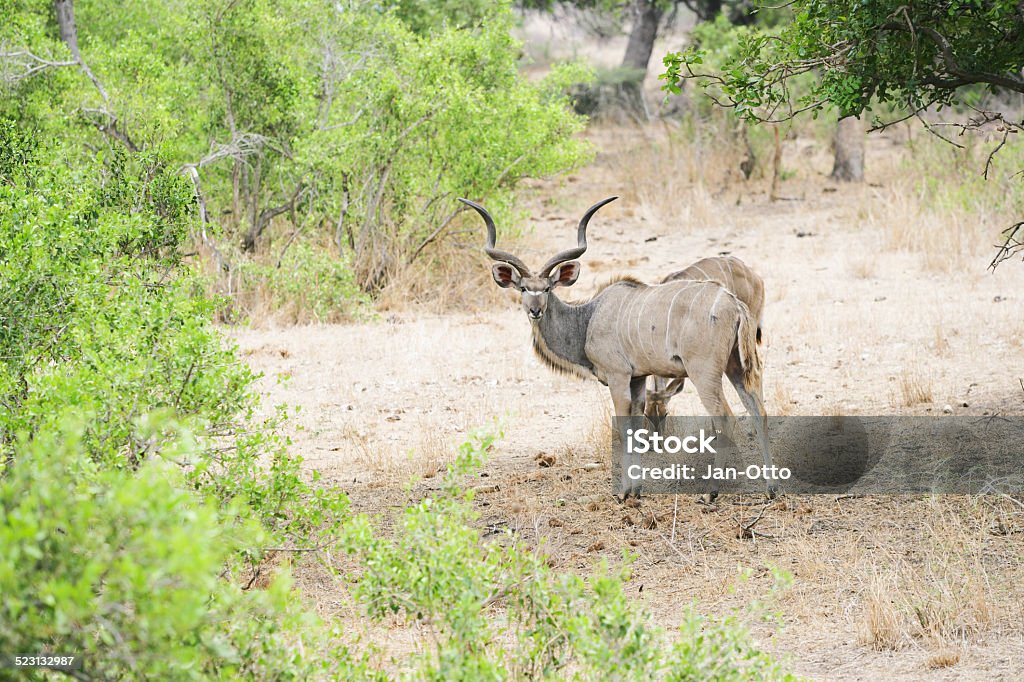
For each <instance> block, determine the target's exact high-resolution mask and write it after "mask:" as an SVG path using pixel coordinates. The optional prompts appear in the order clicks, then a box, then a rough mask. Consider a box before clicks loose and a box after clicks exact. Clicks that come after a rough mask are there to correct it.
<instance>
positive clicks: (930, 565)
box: [854, 499, 1003, 662]
mask: <svg viewBox="0 0 1024 682" xmlns="http://www.w3.org/2000/svg"><path fill="white" fill-rule="evenodd" d="M927 504H928V507H927V508H926V509H924V510H922V512H923V522H924V526H925V529H926V530H927V532H928V536H929V537H930V538H931V541H932V542H931V544H930V545H929V546H918V547H915V549H914V551H913V552H907V551H904V552H902V553H900V554H895V555H890V558H889V561H887V562H886V565H885V566H884V568H882V567H879V566H878V565H877V564H876V565H875V566H874V567H873V570H872V573H871V577H870V579H869V580H868V585H867V588H866V589H865V591H864V593H863V597H862V600H863V604H862V616H861V620H860V638H861V641H862V642H864V643H865V644H867V645H869V646H871V647H872V648H874V649H876V650H897V649H901V648H904V647H906V646H909V645H910V644H912V643H914V642H930V643H932V644H933V645H935V646H938V647H940V648H941V647H945V646H948V645H950V644H958V643H962V642H965V641H970V640H971V639H973V638H974V637H975V636H976V635H978V634H979V633H982V632H985V631H987V630H989V629H990V628H991V627H992V626H993V625H994V624H995V623H997V622H1000V621H1001V619H1002V616H1003V614H1002V613H1001V608H1000V606H999V605H998V600H997V599H996V597H995V595H994V589H993V585H992V579H991V577H990V575H989V569H988V568H987V566H986V560H985V554H984V543H983V542H982V541H983V539H984V534H985V533H986V532H987V531H986V529H985V526H986V525H987V523H988V521H987V520H988V518H989V513H988V512H987V511H986V510H984V509H981V508H980V507H977V506H976V507H973V508H972V507H968V508H966V509H956V508H955V507H952V506H948V505H946V504H945V503H944V502H942V501H941V500H939V499H936V500H931V501H929V502H928V503H927ZM854 573H856V571H854ZM954 662H955V661H954Z"/></svg>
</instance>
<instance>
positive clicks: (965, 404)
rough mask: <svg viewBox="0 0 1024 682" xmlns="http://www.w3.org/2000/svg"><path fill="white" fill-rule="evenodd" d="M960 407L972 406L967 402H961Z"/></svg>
mask: <svg viewBox="0 0 1024 682" xmlns="http://www.w3.org/2000/svg"><path fill="white" fill-rule="evenodd" d="M960 407H970V405H968V404H967V403H960Z"/></svg>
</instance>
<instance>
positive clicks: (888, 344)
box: [233, 126, 1024, 680]
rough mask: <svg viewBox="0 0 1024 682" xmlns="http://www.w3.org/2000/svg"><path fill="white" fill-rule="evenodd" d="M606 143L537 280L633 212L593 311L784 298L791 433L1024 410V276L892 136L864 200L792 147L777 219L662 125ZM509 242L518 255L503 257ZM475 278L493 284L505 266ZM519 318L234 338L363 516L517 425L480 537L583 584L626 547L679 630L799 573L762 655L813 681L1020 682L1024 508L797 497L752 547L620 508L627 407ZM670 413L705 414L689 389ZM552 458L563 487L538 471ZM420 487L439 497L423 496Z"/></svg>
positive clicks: (537, 200) (324, 590)
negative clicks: (686, 620) (540, 342)
mask: <svg viewBox="0 0 1024 682" xmlns="http://www.w3.org/2000/svg"><path fill="white" fill-rule="evenodd" d="M590 136H591V138H592V139H593V141H594V143H595V145H596V147H597V149H598V152H599V153H598V157H597V159H596V160H595V162H594V163H593V164H592V165H591V166H589V167H588V168H587V169H585V170H583V171H581V172H580V173H579V174H577V175H575V176H573V177H570V178H568V179H564V180H560V181H557V182H555V181H553V182H549V183H538V184H537V186H536V187H535V188H534V190H535V191H534V192H533V199H532V200H531V203H530V205H529V206H526V207H525V208H526V209H527V210H528V211H529V213H530V215H532V216H534V218H535V222H534V223H533V225H534V230H533V232H532V234H530V235H529V236H527V237H526V239H525V241H523V242H521V243H520V251H521V255H522V256H523V257H524V259H525V260H526V261H527V263H539V262H541V261H542V260H543V259H545V258H546V256H547V255H548V254H549V253H551V252H553V251H555V250H556V249H561V248H565V247H566V246H568V245H570V244H571V242H572V239H573V236H574V230H573V226H574V225H575V221H576V220H577V219H578V216H579V215H580V214H581V212H582V211H583V210H584V209H585V207H586V206H588V205H589V204H591V203H593V202H594V201H596V200H598V199H600V198H602V197H604V196H607V195H609V194H620V195H622V199H621V200H620V201H618V202H616V203H615V204H612V205H610V206H609V207H607V208H606V209H604V210H602V212H601V213H600V214H598V216H597V217H596V218H595V219H594V220H593V221H592V223H591V229H590V232H589V234H590V238H591V244H592V246H591V248H590V251H589V252H588V253H587V254H586V255H585V256H584V258H583V259H582V260H583V264H584V274H583V276H582V277H581V279H580V282H579V283H578V284H577V285H576V286H575V287H574V290H573V291H572V294H573V295H574V296H576V297H584V296H587V295H589V294H591V293H592V292H593V291H594V290H595V288H596V286H597V285H598V284H599V283H600V282H602V281H604V280H607V279H608V278H609V277H610V276H611V275H613V274H632V275H635V276H637V277H638V278H640V279H642V280H646V281H653V280H656V279H658V278H659V277H660V276H662V275H664V274H666V273H668V272H670V271H672V270H674V269H678V268H681V267H683V266H685V265H687V264H688V263H690V262H692V261H694V260H696V259H697V258H700V257H702V256H707V255H714V254H721V253H732V254H734V255H737V256H739V257H741V258H742V259H744V260H745V261H747V263H749V264H750V265H752V266H753V267H754V268H755V269H756V270H757V271H758V272H759V273H761V275H762V276H763V277H764V280H765V283H766V289H767V310H766V319H765V330H766V356H767V368H766V380H765V381H766V397H767V403H768V408H769V412H770V413H772V414H805V415H815V414H840V413H841V414H894V413H900V414H941V413H942V411H943V408H944V407H945V406H946V405H949V406H950V407H952V410H953V413H954V414H970V415H980V414H995V413H1000V414H1021V413H1022V412H1024V390H1022V386H1021V384H1020V383H1019V378H1020V377H1022V376H1024V359H1022V358H1024V353H1022V350H1024V348H1022V346H1024V321H1022V314H1021V313H1022V310H1024V308H1022V303H1024V266H1022V265H1020V264H1017V263H1011V264H1006V265H1004V266H1002V267H1001V268H1000V269H999V270H998V271H997V272H995V273H991V272H987V271H986V270H985V265H986V264H987V257H986V256H987V255H988V251H986V249H985V247H986V245H987V244H988V243H990V242H991V240H992V234H993V226H992V225H991V224H977V225H976V224H972V220H971V219H970V217H969V216H968V217H964V216H958V215H952V214H950V215H949V216H947V217H946V218H943V216H941V215H939V216H936V215H935V214H934V212H930V211H929V210H928V209H927V204H928V197H927V196H924V195H921V194H915V193H914V190H913V186H912V184H911V183H908V181H906V180H905V178H904V177H903V170H902V169H903V168H904V167H903V166H901V164H902V163H903V158H904V156H905V152H904V151H903V148H902V146H900V145H898V144H896V142H895V141H894V139H893V138H892V137H880V138H874V139H872V141H871V143H870V147H869V153H868V160H867V166H868V169H869V176H870V177H869V182H868V183H866V184H864V185H862V186H840V185H836V184H834V183H832V182H830V181H829V180H828V179H827V177H826V173H827V171H828V170H829V157H828V150H827V149H826V148H824V146H823V145H821V144H818V143H815V142H814V141H812V140H794V141H789V142H787V144H786V150H785V161H784V165H785V166H786V167H787V168H789V169H792V172H793V176H792V177H791V178H790V179H788V180H787V181H786V182H784V183H783V185H782V192H781V193H782V194H783V195H784V196H785V197H787V198H786V199H784V200H780V201H770V200H769V199H768V197H767V196H766V193H765V191H764V190H765V188H764V186H763V185H764V183H758V182H751V183H739V182H735V181H734V180H732V179H729V176H728V173H725V174H722V173H718V174H717V177H720V178H722V180H721V181H720V182H717V181H706V180H702V177H704V176H705V171H706V170H708V171H709V172H708V175H709V176H713V175H716V174H715V173H711V172H710V170H709V167H705V165H703V162H702V161H700V159H699V158H698V159H695V158H694V149H692V148H683V149H674V150H673V149H671V147H672V145H671V144H670V143H669V139H670V138H669V137H668V134H667V133H666V129H665V128H662V127H661V126H654V127H652V128H647V129H626V128H605V129H597V130H595V131H592V132H591V133H590ZM697 151H699V150H697ZM709 163H710V162H709ZM726 179H729V180H730V181H729V182H728V183H727V182H726ZM481 241H482V235H481ZM979 242H980V244H978V243H979ZM499 244H500V245H503V246H506V247H507V246H509V243H508V242H505V243H503V242H502V241H501V237H500V236H499ZM908 244H909V245H911V246H912V248H911V249H907V248H901V245H903V246H906V245H908ZM971 244H974V245H976V246H977V247H978V248H977V249H976V250H974V251H972V249H971V248H970V247H969V246H967V245H971ZM478 267H479V268H481V269H486V268H488V264H487V263H486V262H485V260H484V259H483V257H481V259H480V260H479V265H478ZM499 300H500V301H501V303H498V304H496V305H494V306H493V307H484V308H482V309H481V310H480V311H479V312H459V311H456V310H452V311H450V312H446V313H443V314H426V313H423V312H422V311H401V312H391V313H387V312H386V313H383V314H382V315H381V319H379V320H377V321H374V322H369V323H364V324H352V325H346V326H319V327H292V328H276V329H275V328H271V329H251V330H238V331H234V332H233V336H234V337H235V338H236V339H237V341H238V343H239V344H240V346H241V348H242V350H243V352H244V353H245V354H246V356H247V357H248V360H249V362H250V363H251V364H252V365H253V367H255V368H256V369H258V370H261V371H263V372H265V378H264V379H263V384H262V387H263V390H264V391H265V394H266V398H267V399H266V403H267V405H268V406H269V405H272V404H275V403H281V402H284V403H288V404H289V405H292V406H296V407H300V408H301V411H300V412H299V413H298V414H297V416H296V418H295V419H294V422H293V425H294V432H293V433H292V434H291V435H292V437H293V440H294V443H295V444H294V448H295V450H296V451H297V452H298V453H300V454H301V455H303V456H304V457H305V458H306V460H307V462H308V464H309V466H310V467H315V468H318V469H320V470H321V471H322V472H323V473H324V475H325V478H326V479H327V480H328V481H331V482H336V483H340V484H341V485H342V486H343V487H344V488H345V489H346V490H348V491H349V493H350V495H351V497H352V500H353V506H354V508H355V509H356V510H358V511H368V512H371V513H380V514H385V515H386V514H387V513H388V512H389V510H391V509H393V508H396V507H398V506H400V505H402V504H404V503H405V502H406V501H407V500H408V497H409V495H412V496H413V497H416V496H418V495H421V494H422V493H423V491H424V490H427V489H429V488H430V486H431V484H432V480H431V477H432V476H433V475H434V474H436V472H437V470H438V469H439V467H442V466H443V465H444V463H445V461H447V460H448V459H449V458H450V457H451V455H452V446H453V445H454V444H455V443H457V442H459V441H460V439H461V438H462V437H463V436H464V435H465V434H466V432H467V431H468V430H471V429H473V428H475V427H478V426H480V425H482V424H485V423H487V422H488V421H489V420H490V419H491V418H492V417H495V416H497V417H498V418H500V420H501V423H502V425H503V427H504V430H505V438H504V440H502V441H501V442H500V444H499V445H498V446H497V448H496V449H495V451H494V452H493V453H492V456H491V459H490V462H489V463H488V465H487V466H486V469H485V471H484V472H483V473H482V474H481V476H484V477H486V478H484V479H483V480H482V481H481V483H485V484H487V485H488V486H491V485H493V486H496V487H497V488H496V490H497V491H496V492H491V493H484V494H480V495H478V497H477V504H478V505H479V509H480V511H481V513H482V520H483V522H484V523H486V524H487V525H488V526H494V527H510V528H513V529H514V530H516V531H517V532H518V533H519V534H520V536H521V537H522V538H524V539H526V540H527V541H529V542H541V541H543V542H544V543H546V548H547V551H548V552H549V553H550V554H551V555H552V556H553V557H554V560H555V562H556V564H557V565H558V566H561V567H564V568H566V569H571V570H580V569H582V570H586V569H588V568H589V567H591V566H593V564H594V563H595V562H597V561H598V560H599V559H600V558H602V557H603V558H605V559H607V560H609V561H610V562H613V563H614V562H617V561H620V560H621V556H622V551H623V549H629V550H630V551H631V552H633V553H634V554H635V555H636V557H637V558H636V562H635V564H634V571H633V579H632V581H631V582H630V584H629V590H630V591H631V593H633V594H634V595H636V598H637V599H639V600H642V601H643V602H644V603H645V605H646V607H647V608H648V609H649V610H650V611H651V612H652V613H653V615H654V617H655V619H656V621H657V622H658V623H660V624H662V625H664V626H669V627H671V626H672V625H674V624H676V623H678V621H679V614H680V610H681V607H682V606H684V605H686V604H688V603H689V602H691V600H695V601H696V602H697V604H698V607H699V609H700V610H702V611H704V612H707V613H719V612H722V611H724V610H725V609H728V608H730V607H732V606H737V605H741V604H744V603H746V602H748V601H750V600H751V599H755V598H763V597H764V596H765V595H766V594H767V591H768V588H769V586H770V585H771V584H772V577H771V573H770V570H769V569H770V567H772V566H777V567H780V568H783V569H786V570H788V571H790V572H791V573H792V574H793V575H794V576H795V580H794V583H793V585H792V587H790V588H789V589H788V590H787V591H785V592H784V593H783V594H782V595H781V597H780V598H779V601H778V602H777V605H778V608H780V609H781V610H782V612H783V613H784V614H785V626H784V628H783V629H782V630H781V631H780V632H777V633H773V632H772V631H770V630H768V629H765V628H758V629H757V630H756V632H757V634H758V636H759V637H761V638H762V639H763V644H764V646H766V647H768V648H769V649H770V650H772V651H774V652H777V653H780V654H786V655H788V656H790V657H791V665H792V667H793V668H794V669H795V671H796V672H798V673H801V674H804V675H807V676H809V677H812V678H814V679H841V680H854V679H864V680H873V679H906V680H918V679H936V680H947V679H981V678H984V679H1006V680H1010V679H1018V678H1019V676H1020V673H1021V671H1024V627H1022V625H1024V612H1022V609H1024V607H1022V604H1024V571H1022V559H1024V553H1022V549H1024V515H1021V514H1020V512H1021V509H1020V508H1018V507H1015V506H1014V504H1013V503H1012V501H1008V500H999V499H990V498H986V499H977V498H970V499H968V498H962V497H961V498H948V497H947V498H937V499H931V500H929V499H921V498H910V497H898V496H893V497H866V498H851V499H836V498H835V497H825V496H818V497H810V496H806V497H804V496H790V497H786V498H783V499H782V500H781V501H779V502H777V503H775V504H773V505H771V506H769V507H768V509H767V510H766V511H765V512H764V514H763V516H762V518H761V520H760V521H759V522H758V524H757V526H756V530H757V531H759V533H756V534H755V535H754V536H753V537H752V538H751V537H743V534H742V533H738V532H737V530H738V525H739V524H741V523H745V522H747V521H749V520H750V519H752V518H753V517H754V516H755V515H756V514H757V513H758V511H759V510H760V509H761V505H758V506H744V505H743V504H738V503H744V502H746V503H756V502H758V500H757V499H755V498H750V499H747V498H743V499H736V498H733V499H729V500H722V501H721V502H720V503H719V504H718V505H716V506H701V505H698V504H696V503H695V502H694V501H693V500H692V499H688V498H678V499H677V498H657V499H654V498H651V499H646V500H645V501H644V502H643V504H642V505H641V506H640V507H638V508H637V507H627V506H623V505H620V504H618V503H617V502H615V501H614V500H613V499H612V497H611V495H610V494H609V490H610V487H609V472H608V469H607V468H601V469H597V470H592V469H590V468H584V465H585V464H588V463H593V462H597V463H606V462H607V461H608V459H609V452H608V447H607V446H606V445H605V444H604V439H605V437H606V433H607V426H606V424H607V416H606V415H607V414H608V411H609V409H610V401H609V400H608V397H607V390H606V389H605V388H604V387H602V386H600V385H599V384H597V383H596V382H581V381H578V380H575V379H571V378H565V377H561V376H557V375H555V374H553V373H552V372H550V371H549V370H548V369H546V368H545V367H544V366H542V365H541V363H540V362H539V361H538V360H537V359H535V358H534V357H533V355H532V351H531V348H530V342H529V334H530V332H529V324H528V322H527V320H526V318H525V315H524V314H523V313H522V311H521V310H520V309H519V308H518V306H517V305H516V303H515V301H514V300H508V299H505V298H503V297H502V298H500V299H499ZM729 391H730V397H731V398H732V399H733V403H734V407H735V409H737V410H740V407H739V404H738V400H736V399H735V398H736V396H735V395H734V394H732V393H731V389H729ZM672 411H673V413H675V414H692V413H697V414H699V413H701V409H700V406H699V403H698V401H697V400H696V397H695V396H694V394H693V391H692V390H691V389H688V390H687V391H686V392H685V393H684V394H683V395H681V396H679V397H677V398H676V399H675V400H674V401H673V403H672ZM540 453H545V454H548V455H550V456H552V457H553V458H554V463H553V466H549V467H540V466H539V465H538V463H537V462H536V461H535V458H536V456H537V455H538V454H540ZM414 476H418V477H422V480H421V482H420V483H418V484H417V485H416V486H415V487H414V488H413V489H412V491H411V493H407V492H405V491H404V490H403V484H404V483H405V482H406V481H408V480H409V479H410V478H411V477H414ZM741 570H742V571H745V572H747V573H749V578H747V579H741V577H740V573H741ZM300 579H301V580H304V581H306V583H307V585H309V586H310V587H311V589H312V590H313V593H314V594H318V595H319V597H318V606H319V608H321V609H322V610H324V611H327V612H335V613H343V612H344V610H345V608H346V607H345V605H344V604H341V603H339V601H338V599H339V598H338V597H337V596H336V595H335V594H334V593H333V592H332V589H331V588H330V586H329V585H327V584H323V585H320V586H319V587H318V586H317V585H316V582H317V580H319V578H318V576H317V575H316V574H315V572H311V573H310V574H309V575H306V576H300ZM369 634H370V635H371V636H373V637H374V638H376V639H378V640H380V639H381V638H385V637H386V638H387V639H388V640H389V642H390V643H391V644H392V645H393V646H394V647H395V649H397V650H401V649H403V648H404V647H407V646H415V642H416V637H417V634H416V633H415V632H412V631H410V630H407V629H404V628H391V629H385V630H379V631H377V632H375V633H369Z"/></svg>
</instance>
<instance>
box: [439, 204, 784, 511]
mask: <svg viewBox="0 0 1024 682" xmlns="http://www.w3.org/2000/svg"><path fill="white" fill-rule="evenodd" d="M617 198H618V197H610V198H608V199H605V200H604V201H601V202H598V203H597V204H594V205H593V206H591V207H590V208H589V209H587V212H586V213H584V215H583V218H582V219H581V220H580V223H579V227H578V228H577V235H576V240H577V246H576V247H575V248H572V249H567V250H565V251H562V252H561V253H558V254H557V255H555V256H553V257H552V258H551V259H550V260H548V262H547V263H545V264H544V266H543V267H541V268H540V270H538V271H537V274H534V273H533V272H532V271H531V270H530V268H528V267H527V266H526V265H525V264H524V263H523V261H521V260H520V259H519V258H518V257H517V256H515V255H513V254H511V253H508V252H506V251H500V250H498V249H497V248H495V243H496V240H497V231H496V229H495V226H494V219H493V218H492V217H491V215H490V213H488V212H487V209H485V208H484V207H483V206H480V205H479V204H476V203H474V202H472V201H469V200H468V199H459V201H461V202H463V203H464V204H466V205H467V206H470V207H471V208H473V209H474V210H476V212H477V213H479V214H480V216H481V217H482V218H483V220H484V223H485V224H486V226H487V246H486V248H485V249H484V251H485V252H486V253H487V255H488V256H490V257H491V258H492V259H493V260H495V261H497V262H496V263H495V264H494V266H493V267H492V269H491V272H492V275H493V277H494V281H495V282H496V283H497V284H498V286H500V287H503V288H510V287H515V288H516V289H518V290H519V292H520V296H521V301H522V305H523V308H524V309H525V310H526V314H527V317H528V318H529V319H530V323H531V325H532V327H533V347H534V350H535V351H536V352H537V354H538V355H539V356H540V358H541V359H542V360H543V361H544V362H545V363H547V364H548V366H549V367H551V368H552V369H555V370H557V371H562V372H568V373H572V374H575V375H578V376H581V377H593V378H596V379H597V380H598V381H600V382H601V383H603V384H605V385H606V386H607V387H608V389H609V391H610V392H611V396H612V404H613V407H614V411H615V415H616V416H619V417H641V416H643V410H644V404H645V394H646V388H647V377H648V376H656V377H666V378H669V379H680V378H683V377H688V378H689V379H690V381H692V382H693V385H694V386H695V388H696V389H697V394H698V396H699V397H700V401H701V403H702V404H703V405H704V408H705V409H706V410H707V411H708V414H709V415H711V416H712V417H718V416H721V417H731V416H732V410H731V409H730V408H729V403H728V402H727V401H726V399H725V393H724V391H723V388H722V376H723V375H725V376H727V377H728V378H729V381H730V382H731V383H732V385H733V386H734V387H735V388H736V391H737V393H739V395H740V399H741V400H742V401H743V405H744V406H745V407H746V409H747V411H748V412H750V414H751V415H753V416H754V417H756V418H757V419H756V420H755V424H756V428H757V432H758V436H759V438H760V441H761V449H762V454H763V456H764V463H765V466H769V467H770V466H772V459H771V454H770V453H769V451H768V439H767V417H766V416H765V411H764V404H763V398H762V389H761V360H760V357H759V355H758V350H757V339H756V336H757V321H756V320H755V319H754V318H753V317H752V316H751V314H750V311H749V310H748V309H747V306H746V305H744V303H743V302H742V301H740V300H739V299H738V298H737V297H736V295H735V294H733V293H732V292H730V291H729V290H728V289H726V288H725V287H723V286H722V285H721V284H719V283H717V282H713V281H710V280H702V281H693V280H679V281H672V282H666V283H663V284H658V285H654V286H648V285H646V284H643V283H641V282H638V281H636V280H634V279H631V278H622V279H619V280H617V281H614V282H612V283H610V284H608V285H606V286H605V287H603V288H602V289H601V290H600V291H598V292H597V293H596V294H595V295H594V296H593V297H592V298H591V299H590V300H589V301H586V302H582V303H567V302H564V301H562V300H561V299H560V298H558V297H557V296H555V295H553V293H552V291H553V290H554V289H555V288H556V287H568V286H572V285H573V284H574V283H575V282H576V280H577V278H578V277H579V274H580V268H581V266H580V263H579V261H577V260H574V259H576V258H578V257H579V256H581V255H583V253H584V252H585V251H586V250H587V224H588V223H589V222H590V219H591V218H592V217H593V216H594V214H595V213H596V212H597V211H598V209H600V208H601V207H602V206H604V205H605V204H608V203H609V202H612V201H614V200H615V199H617ZM724 423H725V426H726V429H727V431H731V420H729V419H726V420H725V422H724ZM726 436H727V437H729V440H732V441H734V439H733V438H732V437H731V436H732V434H731V433H729V432H727V433H726ZM626 492H627V493H629V492H635V491H631V490H629V489H627V491H626ZM773 492H774V491H773V489H772V488H771V487H769V493H770V494H771V493H773Z"/></svg>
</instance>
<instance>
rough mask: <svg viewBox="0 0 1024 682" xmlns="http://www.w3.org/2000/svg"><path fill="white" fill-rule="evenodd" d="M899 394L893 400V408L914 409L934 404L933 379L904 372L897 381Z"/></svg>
mask: <svg viewBox="0 0 1024 682" xmlns="http://www.w3.org/2000/svg"><path fill="white" fill-rule="evenodd" d="M897 387H898V390H899V393H898V394H897V395H895V396H894V397H893V398H892V399H891V400H890V402H891V404H892V405H893V407H914V406H915V405H921V404H922V403H931V402H933V396H932V382H931V379H929V378H926V377H924V376H922V375H921V374H919V373H917V372H913V371H910V370H903V372H901V373H900V375H899V378H898V379H897Z"/></svg>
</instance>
